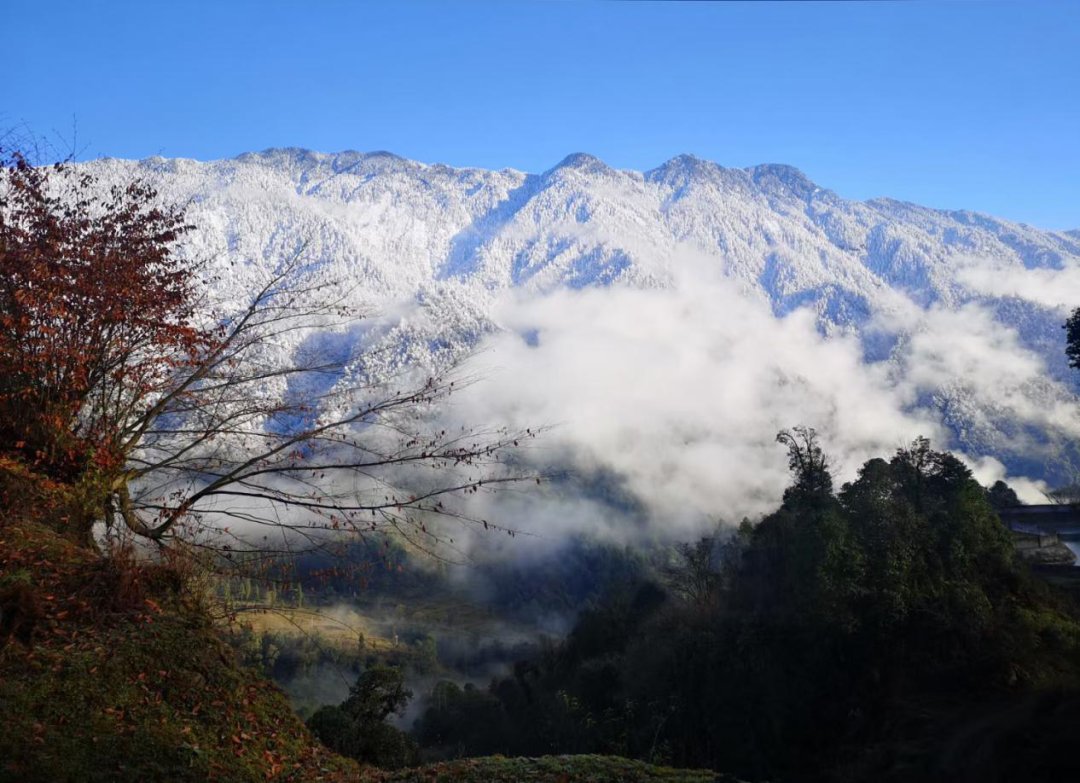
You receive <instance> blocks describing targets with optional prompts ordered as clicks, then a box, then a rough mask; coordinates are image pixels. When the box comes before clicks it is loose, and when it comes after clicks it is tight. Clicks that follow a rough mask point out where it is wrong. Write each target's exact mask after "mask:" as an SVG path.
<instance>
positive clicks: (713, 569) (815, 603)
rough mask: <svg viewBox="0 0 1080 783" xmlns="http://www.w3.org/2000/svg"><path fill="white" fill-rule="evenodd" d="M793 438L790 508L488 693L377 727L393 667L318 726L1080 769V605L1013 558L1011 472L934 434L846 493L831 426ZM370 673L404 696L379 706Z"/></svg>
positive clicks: (730, 757) (617, 598)
mask: <svg viewBox="0 0 1080 783" xmlns="http://www.w3.org/2000/svg"><path fill="white" fill-rule="evenodd" d="M783 440H784V442H785V444H786V445H787V446H788V448H789V456H790V462H791V467H792V471H793V483H792V485H791V486H790V487H789V489H788V490H787V491H786V493H785V495H784V500H783V504H782V505H781V507H780V508H778V509H777V510H776V511H775V512H773V513H771V514H769V515H768V516H766V517H765V518H763V519H762V520H760V521H759V522H758V523H756V524H751V523H750V522H745V523H744V524H743V525H742V526H741V527H740V528H739V530H738V531H737V533H735V534H734V535H731V536H720V535H718V536H713V537H708V538H703V539H701V540H700V541H697V542H694V543H687V544H684V545H682V546H680V547H678V548H677V555H678V556H677V558H676V559H675V561H674V562H671V563H670V564H669V565H668V566H667V567H661V568H657V569H652V570H651V571H642V572H640V573H639V574H638V576H637V577H636V578H635V579H634V580H633V581H632V582H631V583H629V584H628V583H626V582H622V583H617V584H615V585H613V587H612V589H611V590H609V592H608V593H607V594H606V595H604V596H602V597H601V598H600V599H599V600H597V601H596V602H594V603H593V606H592V608H590V609H588V610H587V611H585V612H584V613H582V614H581V616H580V617H579V619H578V621H577V623H576V625H575V626H574V628H573V630H572V631H571V632H570V634H569V635H568V636H567V638H566V639H565V640H564V641H563V642H561V643H559V644H552V645H548V646H546V647H543V648H540V649H538V651H537V652H536V654H535V655H533V656H532V657H530V658H528V659H525V660H520V661H518V662H517V663H516V665H515V666H514V667H513V669H512V673H511V674H509V675H507V676H503V677H497V678H495V679H493V680H492V681H491V682H490V684H489V685H488V686H487V687H483V686H478V685H475V684H464V685H461V684H458V683H455V682H452V681H449V680H444V681H441V682H438V683H437V684H436V685H435V686H434V688H433V689H432V690H431V692H430V693H429V694H427V698H426V700H425V701H424V704H425V705H426V708H425V710H424V711H423V713H422V714H421V715H420V717H419V718H418V720H416V722H415V725H414V726H413V729H412V737H411V738H409V737H406V736H405V734H404V733H403V732H401V731H397V730H392V729H390V730H389V731H390V732H391V734H389V735H388V734H386V733H385V732H387V731H388V729H387V728H380V729H379V730H378V731H380V732H384V733H383V734H381V735H376V734H375V733H374V731H373V729H372V727H373V726H374V725H375V724H376V723H378V724H380V725H383V726H385V724H383V723H382V720H383V719H384V718H385V717H387V716H388V715H389V714H390V713H391V712H392V711H393V710H394V709H398V708H400V707H401V706H403V704H404V703H405V701H406V700H407V696H406V695H405V693H404V691H403V686H402V675H401V674H400V672H399V673H398V674H397V675H396V676H395V675H394V674H393V671H394V670H393V669H386V668H380V667H375V668H372V669H370V670H369V671H368V672H367V673H365V674H364V675H362V676H361V677H360V679H359V680H358V682H357V686H356V688H354V690H353V692H352V694H351V696H350V698H349V699H348V700H347V701H345V702H344V703H343V704H341V705H340V706H331V707H327V708H325V709H324V710H322V711H320V713H319V714H317V716H316V717H315V718H314V719H313V720H312V722H311V724H310V725H311V726H312V728H313V729H314V730H315V731H316V733H317V734H318V735H319V736H320V737H322V738H323V739H324V741H327V742H328V744H330V745H331V747H335V748H337V749H339V750H342V751H344V752H347V753H348V752H349V751H350V749H352V750H353V751H354V753H357V754H358V755H360V757H363V756H364V754H365V753H368V754H370V757H371V758H373V759H374V758H380V754H382V755H381V757H382V758H383V759H384V762H385V756H386V755H387V754H390V755H394V754H397V756H398V757H399V758H401V759H402V760H403V762H404V760H406V759H408V758H412V757H413V756H412V755H410V754H415V753H417V752H420V753H423V754H425V755H427V756H428V757H434V758H440V757H441V758H452V757H467V756H478V755H489V754H495V753H500V754H506V755H540V754H550V753H604V754H617V755H623V756H629V757H633V758H638V759H644V760H648V761H652V762H661V763H670V764H674V765H678V766H687V767H705V768H711V769H716V770H725V771H727V772H732V773H735V774H737V775H739V776H742V777H745V778H748V779H754V780H816V779H829V780H866V779H870V778H871V777H872V778H874V779H879V780H923V779H926V780H946V779H948V780H956V779H960V780H1019V779H1023V780H1063V779H1067V778H1068V777H1069V776H1070V775H1072V774H1074V773H1075V771H1076V769H1077V762H1076V761H1075V760H1074V757H1073V754H1072V752H1071V750H1070V748H1071V736H1072V734H1071V732H1072V729H1074V728H1076V726H1077V725H1080V724H1078V721H1080V695H1078V694H1080V691H1078V690H1077V687H1078V685H1080V619H1078V618H1080V615H1078V613H1077V609H1076V607H1075V605H1074V604H1073V602H1072V601H1071V599H1070V598H1068V597H1067V596H1066V595H1064V594H1059V593H1057V592H1055V591H1054V590H1053V589H1052V588H1050V587H1048V586H1047V585H1045V584H1043V583H1042V582H1040V581H1038V580H1035V579H1033V578H1032V577H1031V576H1030V575H1029V574H1028V573H1027V569H1026V566H1025V565H1024V564H1023V563H1022V562H1020V561H1019V560H1018V559H1017V558H1016V557H1015V555H1014V552H1013V548H1012V543H1011V539H1010V535H1009V533H1008V531H1007V530H1006V529H1005V527H1004V526H1003V525H1002V523H1001V522H1000V520H999V519H998V517H997V515H996V513H995V511H994V506H993V505H992V502H996V503H1001V502H1010V498H1009V493H1008V490H1007V488H1004V487H996V488H995V490H994V491H993V492H991V491H987V490H985V489H984V488H983V487H981V486H980V485H979V484H978V483H977V482H976V481H975V480H974V479H973V478H972V475H971V473H970V472H969V470H968V469H967V468H966V467H964V465H963V464H962V463H961V462H960V461H959V460H957V459H956V458H955V457H953V456H952V455H950V454H948V453H943V452H938V451H934V450H932V449H931V448H930V445H929V443H928V442H927V441H925V440H922V439H920V440H917V441H916V442H915V443H913V444H912V445H911V446H910V447H909V448H905V449H901V450H899V451H898V452H897V453H896V454H895V455H894V456H893V457H892V458H891V459H889V460H885V459H873V460H870V461H869V462H867V463H866V464H865V465H863V467H862V469H861V470H860V472H859V475H858V477H857V478H856V479H855V480H854V481H852V482H851V483H848V484H845V485H844V486H842V487H841V488H840V489H839V490H838V491H837V490H835V489H834V487H833V483H832V478H831V475H830V473H829V470H828V467H827V464H826V460H825V457H824V455H823V454H822V452H821V449H820V448H819V446H818V444H817V442H816V439H815V436H814V433H813V432H812V431H810V430H798V431H796V432H794V433H786V434H784V436H783ZM373 677H375V678H381V679H380V682H381V683H382V684H383V688H384V691H386V692H390V693H392V694H393V698H391V699H389V700H384V701H383V702H380V703H381V705H382V706H381V707H380V708H379V709H377V710H376V713H377V715H376V717H377V720H375V719H373V717H372V715H373V713H372V711H371V710H372V697H371V695H370V694H371V688H372V683H371V678H373ZM391 686H393V687H391ZM365 694H367V695H366V696H365ZM365 705H366V706H365ZM364 737H367V738H368V739H367V740H365V739H363V738H364ZM391 738H392V739H391ZM364 742H368V743H369V744H368V745H367V746H364ZM370 743H374V744H375V745H376V746H378V747H373V746H372V745H371V744H370ZM406 747H407V748H408V750H405V748H406Z"/></svg>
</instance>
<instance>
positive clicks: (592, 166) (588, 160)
mask: <svg viewBox="0 0 1080 783" xmlns="http://www.w3.org/2000/svg"><path fill="white" fill-rule="evenodd" d="M566 169H570V170H573V171H580V172H582V173H585V174H605V173H607V172H609V171H611V167H610V166H608V165H607V164H606V163H604V161H602V160H600V158H598V157H596V156H595V155H590V154H589V153H587V152H574V153H571V154H570V155H567V156H566V157H565V158H563V159H562V160H561V161H559V162H558V163H557V164H556V165H555V166H553V167H552V168H550V169H548V171H547V172H545V173H547V174H552V173H554V172H556V171H562V170H566Z"/></svg>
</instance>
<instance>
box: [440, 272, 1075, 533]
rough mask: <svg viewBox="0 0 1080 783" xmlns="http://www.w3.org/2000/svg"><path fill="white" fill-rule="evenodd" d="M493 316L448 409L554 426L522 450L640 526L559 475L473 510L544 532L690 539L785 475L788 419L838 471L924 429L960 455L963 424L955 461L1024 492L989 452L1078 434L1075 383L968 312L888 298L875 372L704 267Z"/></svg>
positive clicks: (1033, 496)
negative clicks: (473, 379) (781, 441)
mask: <svg viewBox="0 0 1080 783" xmlns="http://www.w3.org/2000/svg"><path fill="white" fill-rule="evenodd" d="M497 317H498V320H499V322H500V325H501V326H502V327H504V329H505V331H502V332H500V333H497V334H495V335H493V336H491V337H490V338H488V339H487V340H486V341H485V342H484V343H483V344H482V346H481V351H480V353H479V354H478V355H477V356H476V357H475V358H474V359H473V360H472V361H471V365H470V366H471V369H473V370H475V371H476V372H478V373H480V374H482V375H483V376H485V380H484V381H483V382H482V383H479V384H476V385H475V386H473V387H471V388H470V389H469V390H468V391H467V392H466V393H465V394H463V395H462V397H461V398H460V399H458V400H457V401H456V404H455V407H454V415H455V416H460V417H461V418H462V420H465V421H485V422H488V421H492V420H493V419H494V420H495V421H496V422H498V423H505V424H509V425H514V426H525V425H528V424H532V425H537V424H549V425H554V429H553V430H552V431H551V432H549V433H547V434H545V436H544V437H543V439H541V441H540V442H538V443H535V444H529V450H528V452H527V454H528V456H529V458H530V459H533V460H535V461H536V463H537V464H538V465H542V466H558V467H560V468H569V469H571V470H572V471H573V472H574V473H577V474H579V475H582V476H596V475H601V476H605V477H607V479H606V486H607V487H608V489H609V490H610V488H611V487H614V488H615V489H617V494H618V495H619V496H620V497H622V498H630V499H632V501H633V503H632V504H631V505H632V507H633V510H635V511H636V512H637V513H636V514H630V515H627V516H629V517H636V522H637V524H635V523H634V520H632V519H627V518H622V519H620V518H617V517H618V516H619V515H617V514H613V513H612V511H611V503H610V494H611V493H610V492H605V493H600V495H601V496H600V497H598V496H597V494H596V493H588V492H586V493H583V494H582V495H581V496H578V497H574V496H573V494H572V493H570V494H568V493H567V491H566V485H565V484H561V483H558V482H556V484H555V485H553V486H549V487H546V488H544V489H540V490H537V491H536V492H533V493H528V494H525V495H511V496H510V497H509V498H506V497H503V498H502V499H498V500H495V501H491V500H488V501H486V502H487V503H488V504H491V503H494V504H495V507H494V508H485V509H483V513H490V514H498V515H499V517H500V518H502V519H507V518H508V517H509V518H510V522H511V523H513V524H516V525H517V526H518V527H521V528H524V529H526V530H530V531H532V532H535V533H537V534H539V535H541V536H545V537H552V538H557V537H559V536H560V535H561V534H563V533H565V532H569V531H575V530H581V529H583V528H584V529H588V530H590V531H594V532H599V533H601V534H603V533H605V532H606V533H607V534H610V535H614V536H618V537H620V538H623V537H626V536H627V534H628V532H631V531H635V530H636V531H638V532H641V533H642V534H644V535H648V536H657V535H660V536H665V537H666V536H671V537H683V538H685V537H688V536H692V535H695V534H698V533H700V532H701V531H702V530H703V529H706V528H707V527H708V526H710V525H712V524H715V523H716V522H722V523H727V524H734V523H737V522H738V521H739V520H740V519H741V518H742V517H743V516H744V515H750V516H753V515H756V514H759V513H762V512H767V511H768V510H770V509H772V508H774V507H775V506H776V504H777V503H778V501H779V499H780V496H781V494H782V492H783V489H784V487H785V486H786V485H787V484H788V482H789V475H788V471H787V462H786V458H785V457H786V455H785V453H784V450H783V449H782V448H781V447H780V446H778V445H777V444H776V443H775V440H774V438H775V435H776V433H777V432H778V431H779V430H781V429H784V428H789V427H792V426H794V425H798V424H804V425H807V426H811V427H814V428H816V429H817V430H818V432H819V434H820V436H821V439H822V442H823V445H824V447H825V449H826V452H827V454H828V455H829V457H830V458H831V461H832V464H833V466H834V474H835V477H836V479H837V480H838V482H840V481H846V480H850V479H851V478H853V477H854V476H855V473H856V471H857V469H858V467H859V466H860V465H861V464H862V463H863V462H864V461H865V460H866V459H868V458H870V457H873V456H887V455H889V454H891V453H893V452H894V451H895V450H896V449H897V448H898V447H901V446H904V445H907V444H909V443H910V442H911V441H912V440H913V439H914V438H916V437H918V436H926V437H929V438H930V439H931V441H932V442H933V444H934V445H935V446H936V447H939V448H952V449H954V450H955V449H957V437H956V430H957V428H958V426H961V427H967V428H969V429H970V431H962V432H961V433H960V435H961V436H962V437H965V439H968V440H970V442H975V443H978V444H983V445H985V446H986V447H987V448H986V450H980V451H978V452H976V453H968V454H963V453H962V454H961V456H962V457H963V458H964V459H965V460H966V461H967V462H968V463H969V464H970V465H971V466H972V468H973V470H974V471H975V473H976V476H977V477H978V478H979V479H980V480H981V481H982V482H984V483H992V482H993V481H994V480H997V479H999V478H1006V479H1007V480H1008V481H1009V482H1010V483H1012V484H1013V485H1014V486H1015V487H1016V489H1017V490H1018V491H1019V492H1020V494H1021V496H1022V497H1024V498H1026V499H1027V500H1028V501H1030V502H1039V501H1040V500H1042V498H1043V496H1042V492H1043V491H1044V490H1045V484H1043V483H1042V482H1041V481H1038V480H1032V479H1029V478H1025V477H1023V476H1009V475H1007V471H1006V469H1005V465H1004V463H1003V461H1002V460H1001V459H999V458H998V457H1000V456H1001V455H1006V456H1009V455H1017V454H1022V455H1025V459H1028V458H1030V459H1031V460H1034V461H1035V462H1039V461H1040V460H1041V461H1042V462H1044V463H1049V462H1051V461H1052V460H1053V459H1054V458H1055V454H1056V451H1055V450H1060V449H1061V445H1060V444H1061V441H1062V440H1068V439H1073V440H1075V439H1077V438H1080V408H1078V406H1077V404H1076V401H1075V399H1074V398H1073V396H1072V394H1071V393H1070V392H1069V390H1068V389H1066V388H1065V387H1064V386H1062V385H1061V384H1060V383H1057V382H1055V381H1053V380H1052V379H1050V378H1049V377H1048V375H1047V372H1046V367H1045V363H1044V362H1043V360H1042V359H1041V358H1040V357H1039V356H1038V355H1036V354H1035V353H1033V352H1032V351H1030V350H1028V349H1026V348H1025V347H1024V346H1023V345H1022V344H1021V342H1020V340H1019V339H1018V337H1017V333H1016V332H1015V330H1013V329H1012V328H1010V327H1008V326H1005V325H1003V324H1001V323H999V322H997V321H995V320H994V319H993V317H992V315H991V313H990V311H989V310H988V309H986V308H983V307H980V306H977V305H968V306H966V307H963V308H961V309H959V310H949V309H945V308H939V307H931V308H930V309H923V308H920V307H918V306H916V305H914V304H912V303H911V302H909V301H907V300H903V299H902V298H901V299H898V301H897V303H896V306H895V307H893V308H891V310H890V311H889V313H888V314H886V315H882V316H879V317H877V318H876V319H875V320H874V321H873V322H872V323H871V325H870V326H869V327H868V329H867V332H868V333H869V332H884V333H886V334H888V335H891V336H892V339H894V340H895V341H896V344H895V348H894V349H893V351H892V354H891V356H890V357H889V358H888V359H887V360H884V361H879V362H874V363H869V364H867V363H865V360H864V349H863V344H862V341H861V339H860V337H861V336H862V335H854V334H849V335H842V336H832V337H825V336H823V335H822V334H821V332H820V331H819V329H818V328H817V323H816V321H815V316H814V314H813V313H811V312H808V311H796V312H794V313H792V314H790V315H788V316H786V317H783V318H776V317H775V316H774V315H773V313H772V312H771V310H770V308H769V306H768V304H767V303H766V302H763V301H761V300H759V299H756V298H753V297H749V296H747V295H746V293H745V292H743V291H740V290H739V288H738V287H737V285H736V284H735V283H733V282H731V281H730V280H726V279H723V278H720V277H718V276H710V275H709V274H707V273H705V272H703V271H702V270H701V268H700V267H696V266H693V267H692V270H691V273H690V274H684V276H683V277H682V279H680V280H678V281H676V284H675V285H674V286H672V287H670V288H665V289H653V290H632V289H627V288H618V287H614V288H606V289H587V290H581V291H566V290H560V291H557V292H555V293H552V294H549V295H544V296H539V297H532V298H520V297H518V298H513V299H507V300H506V301H505V302H504V303H503V305H502V307H501V309H500V310H499V311H498V313H497ZM961 414H962V415H961ZM957 422H961V424H960V425H958V424H957ZM969 436H970V437H969ZM586 483H588V482H586ZM481 502H484V501H481ZM635 504H636V505H635Z"/></svg>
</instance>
